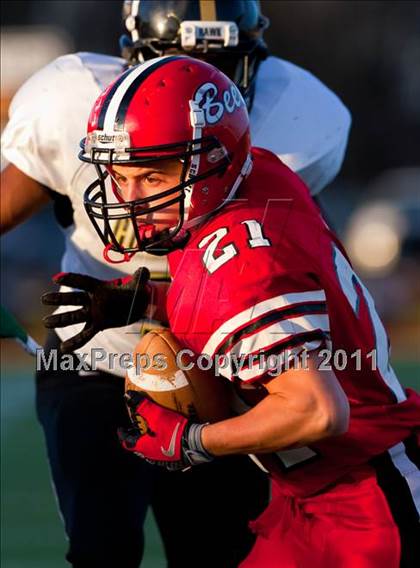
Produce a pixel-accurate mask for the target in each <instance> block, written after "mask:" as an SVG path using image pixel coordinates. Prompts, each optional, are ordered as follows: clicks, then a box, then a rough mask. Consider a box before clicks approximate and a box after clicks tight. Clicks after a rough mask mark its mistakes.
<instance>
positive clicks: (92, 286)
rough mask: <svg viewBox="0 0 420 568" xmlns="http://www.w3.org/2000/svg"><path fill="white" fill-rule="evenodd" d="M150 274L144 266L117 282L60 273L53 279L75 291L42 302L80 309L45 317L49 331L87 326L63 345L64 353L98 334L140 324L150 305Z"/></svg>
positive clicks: (51, 295) (53, 294)
mask: <svg viewBox="0 0 420 568" xmlns="http://www.w3.org/2000/svg"><path fill="white" fill-rule="evenodd" d="M149 278H150V272H149V270H148V269H147V268H145V267H142V268H139V269H138V270H136V272H135V273H134V275H133V276H132V277H131V276H128V277H126V278H117V279H115V280H108V281H107V280H98V279H97V278H93V277H92V276H86V275H84V274H74V273H72V272H60V273H59V274H57V275H56V276H54V277H53V281H54V282H55V283H56V284H63V285H64V286H69V287H70V288H76V289H77V291H74V292H47V293H46V294H43V296H42V298H41V300H42V303H43V304H45V305H47V306H81V308H80V309H78V310H71V311H67V312H63V313H60V314H52V315H49V316H46V317H44V319H43V322H44V325H45V327H47V328H56V327H66V326H68V325H73V324H78V323H85V324H86V325H85V326H84V328H83V329H82V331H81V332H80V333H77V334H76V335H74V336H73V337H71V338H70V339H67V340H66V341H64V342H62V343H61V345H60V348H61V351H62V352H63V353H70V352H71V351H74V350H75V349H79V348H80V347H82V346H83V345H85V343H87V342H88V341H89V340H90V339H92V337H94V336H95V335H96V334H97V333H98V332H99V331H102V330H104V329H108V328H111V327H122V326H124V325H128V324H130V323H134V322H136V321H139V320H140V319H141V318H142V317H144V315H145V311H146V309H147V307H148V305H149V299H150V288H149V286H148V285H147V282H148V280H149Z"/></svg>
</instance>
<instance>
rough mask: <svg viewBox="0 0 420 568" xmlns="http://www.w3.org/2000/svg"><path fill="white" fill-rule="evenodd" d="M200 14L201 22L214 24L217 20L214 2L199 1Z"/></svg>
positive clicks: (210, 0)
mask: <svg viewBox="0 0 420 568" xmlns="http://www.w3.org/2000/svg"><path fill="white" fill-rule="evenodd" d="M200 14H201V19H202V20H204V21H206V22H215V21H216V20H217V15H216V0H200Z"/></svg>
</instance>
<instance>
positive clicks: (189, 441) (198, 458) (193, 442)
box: [118, 391, 213, 471]
mask: <svg viewBox="0 0 420 568" xmlns="http://www.w3.org/2000/svg"><path fill="white" fill-rule="evenodd" d="M125 399H126V402H127V405H128V408H129V411H130V415H131V420H132V422H133V426H132V427H131V428H126V429H124V428H120V429H119V430H118V436H119V438H120V442H121V444H122V446H123V448H125V449H126V450H129V451H130V452H134V453H135V454H137V455H138V456H140V457H142V458H144V459H146V460H147V461H148V462H150V463H152V464H155V465H160V466H163V467H166V468H167V469H168V470H170V471H176V470H178V469H187V468H189V467H191V466H193V465H199V464H202V463H206V462H209V461H212V459H213V456H212V455H210V454H209V453H208V452H207V451H206V450H205V448H204V446H203V444H202V442H201V431H202V429H203V428H204V426H205V424H196V423H194V422H191V421H189V420H188V419H187V418H185V416H183V415H182V414H179V413H178V412H175V411H173V410H168V409H167V408H164V407H163V406H160V405H158V404H156V403H155V402H153V401H151V400H149V399H148V398H147V396H146V395H145V394H143V393H141V392H137V391H127V393H126V394H125Z"/></svg>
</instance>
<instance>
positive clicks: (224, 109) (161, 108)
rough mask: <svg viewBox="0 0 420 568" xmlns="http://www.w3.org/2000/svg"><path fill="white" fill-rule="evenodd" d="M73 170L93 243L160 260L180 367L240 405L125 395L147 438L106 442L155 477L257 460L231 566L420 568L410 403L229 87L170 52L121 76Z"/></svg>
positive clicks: (330, 238)
mask: <svg viewBox="0 0 420 568" xmlns="http://www.w3.org/2000/svg"><path fill="white" fill-rule="evenodd" d="M279 127H281V125H279ZM81 158H82V159H83V160H85V161H88V162H92V163H94V164H95V165H96V168H97V172H98V180H97V181H96V182H94V183H93V184H92V185H91V186H90V187H89V188H88V189H87V190H86V193H85V206H86V209H87V212H88V214H89V216H90V218H91V221H92V222H93V223H94V225H95V228H96V230H97V231H98V233H99V235H100V237H101V239H102V241H103V243H104V245H105V246H106V247H108V248H110V249H114V250H115V251H118V252H121V253H124V254H134V253H135V252H137V251H143V250H146V251H148V252H150V253H152V254H158V255H159V254H167V253H169V263H170V268H171V273H172V278H173V280H172V283H171V285H170V287H169V290H168V295H167V301H166V314H167V318H168V321H169V323H170V327H171V330H172V332H173V333H174V334H175V335H176V336H177V338H178V339H179V340H180V341H181V343H182V345H183V346H184V350H183V352H182V353H180V358H179V363H180V367H181V368H182V365H184V364H201V365H203V364H206V365H207V366H209V365H213V366H214V371H215V375H222V377H217V376H215V380H224V379H223V377H224V378H226V379H228V380H229V381H231V382H232V383H233V385H234V387H235V388H236V390H237V393H238V397H239V399H240V401H241V402H242V404H243V405H246V403H249V406H245V411H244V412H243V413H242V414H240V415H237V416H234V417H232V418H230V419H228V420H225V421H222V422H218V423H215V424H196V423H191V422H189V421H188V420H187V419H186V418H184V417H183V416H181V415H180V414H178V413H176V412H173V411H169V410H166V409H163V408H162V407H160V406H158V405H156V404H155V403H153V402H151V401H150V400H148V399H147V398H144V397H143V396H142V395H141V394H139V393H132V394H131V395H130V396H129V397H128V401H129V404H130V405H131V407H132V409H133V411H134V412H135V413H136V414H138V415H139V416H141V417H142V419H143V420H145V421H146V422H147V423H148V425H149V427H150V428H149V429H147V431H146V432H144V431H143V432H140V430H139V429H138V428H136V427H135V426H133V427H132V428H131V429H128V430H121V431H120V438H121V441H122V444H123V446H124V447H125V448H126V449H127V450H129V451H131V452H135V453H137V454H138V455H140V456H142V457H144V458H146V459H148V460H149V461H152V462H153V463H157V464H160V465H163V466H166V467H167V468H168V469H179V468H186V467H189V466H191V465H197V464H201V463H205V462H209V461H212V460H213V459H215V458H216V457H218V456H225V455H230V454H254V455H255V454H256V456H257V457H256V459H258V460H259V461H260V463H261V465H262V467H265V468H266V469H267V471H268V472H269V473H270V474H271V477H272V480H273V482H274V483H273V498H272V501H271V504H270V505H269V507H268V508H267V510H266V511H265V512H264V513H263V514H262V516H261V517H260V518H259V519H257V520H256V521H255V522H254V524H253V528H254V530H255V531H256V532H257V535H258V538H257V541H256V544H255V546H254V548H253V550H252V551H251V553H250V555H249V556H248V558H247V559H245V560H244V561H243V563H242V564H241V566H243V567H244V568H254V567H255V568H257V567H258V568H261V567H264V568H270V567H272V568H274V567H280V566H281V567H282V568H283V567H288V568H298V567H299V568H302V567H303V568H306V567H307V566H311V567H317V568H318V567H319V568H321V567H322V568H330V567H331V568H333V567H334V568H336V567H337V566H340V567H345V568H347V567H348V568H353V567H354V566H357V567H366V568H367V567H369V568H379V567H381V568H382V567H383V566H387V567H390V568H397V567H398V566H415V565H416V566H417V565H418V560H419V559H418V546H417V545H418V538H419V532H418V531H419V510H420V495H419V492H420V472H419V469H418V465H419V456H418V443H417V440H416V437H415V436H416V432H417V431H418V427H419V425H420V397H419V396H418V395H417V394H416V393H415V392H414V391H412V390H409V389H407V391H405V390H404V389H403V388H402V387H401V385H400V384H399V382H398V379H397V377H396V376H395V374H394V372H393V370H392V368H391V366H390V364H389V360H388V341H387V337H386V333H385V330H384V328H383V326H382V324H381V321H380V319H379V317H378V315H377V313H376V311H375V307H374V304H373V301H372V298H371V296H370V295H369V292H368V291H367V290H366V288H365V287H364V286H363V284H362V282H361V281H360V279H359V278H358V277H357V275H356V274H355V273H354V272H353V270H352V267H351V264H350V262H349V260H348V258H347V256H346V253H345V251H344V249H343V247H342V245H341V243H340V242H339V241H338V239H337V238H336V236H335V235H334V234H333V233H332V232H331V231H330V229H329V228H328V226H327V225H326V223H325V222H324V220H323V219H322V216H321V214H320V212H319V210H318V209H317V207H316V205H315V204H314V203H313V201H312V200H311V198H310V195H309V191H308V189H307V188H306V186H305V185H304V183H303V182H302V181H301V180H300V179H299V177H297V176H296V175H295V174H294V173H293V172H292V171H291V170H290V169H288V168H287V167H286V166H285V165H284V164H283V163H282V162H281V161H280V160H279V159H278V158H277V157H276V156H274V155H273V154H272V153H270V152H269V151H267V150H262V149H259V148H251V146H250V137H249V121H248V115H247V111H246V106H245V104H244V101H243V99H242V97H241V95H240V93H239V91H238V89H237V88H236V86H235V85H234V84H233V83H232V82H231V81H230V80H229V79H228V78H227V77H226V76H225V75H223V74H222V73H221V72H220V71H218V70H216V68H214V67H212V66H210V65H208V64H206V63H204V62H201V61H196V60H192V59H190V58H188V57H184V56H174V57H167V58H163V59H159V60H151V61H149V62H147V63H146V64H144V65H141V66H138V67H135V68H133V69H131V70H129V71H127V72H126V73H124V74H123V75H122V76H121V77H120V78H119V79H118V80H117V81H116V82H115V83H114V84H113V85H111V86H110V87H109V88H108V89H107V90H106V91H105V92H104V93H103V94H102V95H101V97H100V98H99V99H98V101H97V103H96V105H95V107H94V108H93V110H92V113H91V116H90V119H89V124H88V134H87V137H86V139H85V140H84V141H83V142H82V152H81ZM121 217H125V218H127V219H128V220H129V221H130V222H131V223H132V226H133V230H134V233H135V234H136V242H135V244H134V246H132V247H131V248H130V249H128V250H125V249H123V248H122V246H121V244H120V243H119V242H118V240H117V239H116V238H115V235H114V233H113V229H112V224H113V221H114V220H115V219H118V218H121ZM155 286H156V285H155V284H153V283H151V284H150V288H149V290H150V289H153V287H155ZM162 308H163V307H162V306H156V309H157V310H162ZM160 317H161V318H162V319H163V314H160ZM194 357H195V358H196V359H193V358H194ZM251 399H253V402H250V400H251ZM151 433H152V435H151ZM203 490H205V488H203ZM249 491H252V488H249ZM197 498H199V496H197Z"/></svg>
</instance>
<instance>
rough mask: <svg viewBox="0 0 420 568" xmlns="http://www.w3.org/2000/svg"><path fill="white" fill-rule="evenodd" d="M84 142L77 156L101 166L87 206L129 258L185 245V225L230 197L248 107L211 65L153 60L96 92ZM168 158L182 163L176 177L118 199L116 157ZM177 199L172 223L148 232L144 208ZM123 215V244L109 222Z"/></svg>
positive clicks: (246, 147)
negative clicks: (167, 184)
mask: <svg viewBox="0 0 420 568" xmlns="http://www.w3.org/2000/svg"><path fill="white" fill-rule="evenodd" d="M81 147H82V151H81V153H80V155H79V157H80V158H81V159H82V160H83V161H87V162H90V163H93V164H95V165H96V169H97V173H98V180H97V181H95V182H94V183H93V184H91V185H90V186H89V187H88V188H87V190H86V192H85V195H84V202H85V207H86V211H87V213H88V215H89V217H90V219H91V221H92V223H93V224H94V226H95V229H96V230H97V232H98V234H99V236H100V237H101V239H102V241H103V243H104V244H105V246H106V251H108V250H114V251H118V252H120V253H123V254H125V258H126V259H127V257H128V256H130V254H129V253H135V252H137V251H146V252H150V253H153V254H167V253H168V252H170V251H171V250H174V249H175V248H179V247H181V246H183V245H184V244H185V242H186V241H187V239H188V229H189V228H190V227H192V226H193V225H196V224H198V223H200V222H201V221H202V220H204V219H206V218H207V217H208V216H209V215H210V214H212V213H213V212H215V211H216V210H217V209H219V208H220V207H222V206H223V204H224V203H225V202H226V201H229V200H230V199H232V197H233V196H234V195H235V192H236V190H237V189H238V186H239V184H240V183H241V181H242V179H243V178H244V177H245V176H246V175H248V173H249V172H250V170H251V166H252V162H251V158H250V153H249V152H250V137H249V119H248V113H247V109H246V105H245V103H244V100H243V98H242V96H241V94H240V92H239V90H238V88H237V87H236V85H235V84H234V83H233V82H232V81H231V80H230V79H229V78H228V77H226V76H225V75H224V74H223V73H222V72H221V71H219V70H218V69H216V68H215V67H213V66H212V65H209V64H208V63H205V62H204V61H199V60H197V59H192V58H190V57H187V56H169V57H161V58H157V59H152V60H149V61H147V62H146V63H143V64H142V65H137V66H136V67H132V68H130V69H129V70H128V71H126V72H125V73H123V74H122V75H121V76H120V77H119V78H118V79H117V80H116V81H114V83H112V84H111V85H110V86H109V87H108V88H107V89H106V90H105V91H104V92H103V93H102V94H101V95H100V97H99V98H98V99H97V101H96V103H95V105H94V107H93V109H92V112H91V115H90V117H89V123H88V134H87V136H86V138H84V139H83V140H82V142H81ZM169 158H178V159H179V160H180V161H181V162H182V174H181V179H180V182H179V184H177V185H176V186H175V187H172V188H170V189H167V190H165V191H163V192H160V193H158V194H156V195H153V196H152V197H147V198H144V199H136V200H134V201H123V200H122V198H121V196H120V194H119V193H118V192H117V191H116V186H115V182H113V181H112V178H111V176H109V173H110V167H111V166H112V165H113V164H126V165H127V164H136V165H137V166H141V164H142V163H144V162H150V161H155V160H164V159H169ZM102 166H104V167H102ZM107 178H108V181H111V184H110V186H108V190H107V187H106V186H107V183H106V181H107ZM109 189H111V191H109ZM163 198H164V201H163V202H162V199H163ZM159 200H160V202H159V205H156V202H157V201H159ZM174 204H178V211H179V216H178V222H177V224H176V226H173V227H170V228H169V229H165V230H161V231H157V230H155V231H152V233H151V232H150V231H148V232H147V234H148V236H147V237H146V236H145V234H146V233H145V231H142V230H141V227H144V226H145V225H147V227H150V223H149V221H147V222H146V224H145V219H147V215H149V214H150V213H151V212H153V211H156V210H160V209H165V208H166V207H168V206H174ZM121 219H126V220H127V221H128V222H130V223H131V226H132V229H133V233H134V237H135V239H134V242H132V243H131V244H130V245H129V246H128V247H127V246H124V245H123V244H121V242H120V241H119V239H118V238H117V236H116V235H115V232H114V229H113V224H114V225H115V223H116V222H117V221H120V220H121ZM139 229H140V230H139ZM151 234H152V236H151ZM108 260H109V259H108Z"/></svg>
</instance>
